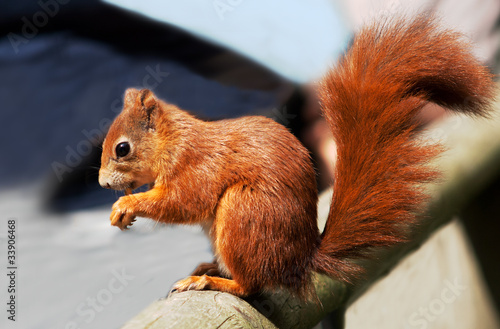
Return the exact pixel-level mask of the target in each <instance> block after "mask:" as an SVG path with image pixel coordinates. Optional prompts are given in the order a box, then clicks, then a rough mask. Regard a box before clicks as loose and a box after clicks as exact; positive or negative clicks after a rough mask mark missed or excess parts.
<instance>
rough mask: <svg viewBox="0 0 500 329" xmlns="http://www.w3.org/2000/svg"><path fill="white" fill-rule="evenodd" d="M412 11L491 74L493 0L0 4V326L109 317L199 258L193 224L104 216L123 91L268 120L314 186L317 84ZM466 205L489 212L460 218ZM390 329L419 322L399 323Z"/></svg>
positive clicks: (55, 0) (471, 226)
mask: <svg viewBox="0 0 500 329" xmlns="http://www.w3.org/2000/svg"><path fill="white" fill-rule="evenodd" d="M423 10H426V11H433V12H436V13H437V14H438V15H439V16H441V17H442V19H443V24H444V25H445V26H447V27H451V28H455V29H458V30H460V31H462V32H464V33H465V34H466V35H467V36H468V37H469V38H470V39H471V40H472V41H473V42H474V46H475V48H474V51H475V53H476V55H477V56H478V57H479V58H480V59H481V60H482V61H483V62H484V63H485V64H487V65H488V66H490V67H491V69H492V70H493V71H495V72H498V65H497V63H498V46H499V43H500V34H499V30H498V28H499V14H500V2H499V1H498V0H474V1H472V0H471V1H462V2H460V4H457V2H454V1H451V0H450V1H448V0H441V1H429V0H426V1H409V0H387V1H382V0H380V1H375V0H373V1H370V0H356V1H349V2H348V1H341V0H337V1H335V0H312V1H307V2H305V1H298V0H288V1H284V0H275V1H268V2H266V1H263V0H252V1H247V0H231V1H230V0H188V1H182V2H180V1H170V0H167V1H159V0H145V1H144V0H143V1H140V2H138V1H130V0H111V1H98V0H87V1H83V0H38V1H36V0H20V1H15V2H13V1H2V2H0V104H1V105H0V124H1V127H0V141H1V143H2V144H1V161H0V241H1V244H0V259H1V260H0V264H1V266H2V270H5V271H6V267H7V265H6V264H7V263H6V250H7V247H6V246H7V222H8V221H9V220H15V221H16V231H17V237H16V246H17V263H18V270H17V271H18V272H17V274H18V276H17V286H18V287H17V288H18V290H17V300H16V301H17V311H18V313H17V319H16V320H17V321H16V322H15V326H14V324H13V323H12V322H11V321H8V320H7V316H6V315H5V314H6V312H5V311H2V313H3V315H2V317H0V326H1V327H2V328H5V327H7V328H11V327H12V328H118V327H120V325H122V324H123V323H124V322H125V321H127V320H128V319H129V318H131V317H132V316H133V315H135V314H136V313H138V312H139V311H140V310H142V309H143V308H144V307H146V306H147V305H148V304H150V303H151V302H152V301H153V300H155V299H157V298H160V297H162V296H165V295H166V294H167V292H168V291H169V288H170V286H171V285H172V284H173V283H174V282H175V281H176V280H178V279H180V278H182V277H184V276H186V275H187V274H188V273H190V271H191V270H192V269H194V268H195V267H196V265H197V264H198V263H199V262H201V261H211V258H212V256H211V251H210V247H209V243H208V241H207V240H206V238H205V237H204V236H203V234H202V233H201V231H200V230H199V229H197V228H191V227H170V226H169V227H163V226H156V225H155V224H154V223H153V222H152V221H149V220H146V219H141V220H139V221H138V222H137V223H136V224H135V225H134V227H133V229H132V230H130V231H127V232H121V231H119V230H118V229H117V228H114V227H110V225H109V219H108V218H109V214H110V209H111V205H112V203H113V202H114V201H116V200H117V198H118V197H119V196H120V193H117V192H113V191H108V190H104V189H102V188H100V186H99V185H98V183H97V174H98V168H99V165H100V163H99V159H100V148H99V146H100V143H101V142H102V140H103V137H104V135H105V133H106V131H107V127H108V125H109V124H110V123H111V121H112V119H113V118H114V117H115V116H116V115H117V114H118V113H119V112H120V110H121V105H122V97H123V93H124V91H125V89H126V88H128V87H137V88H149V89H151V90H153V91H154V93H155V94H156V95H157V96H158V97H160V98H162V99H164V100H166V101H168V102H170V103H174V104H176V105H178V106H180V107H181V108H184V109H186V110H188V111H190V112H192V113H194V114H196V115H197V116H199V117H201V118H205V119H208V120H215V119H219V118H229V117H238V116H242V115H249V114H259V115H266V116H269V117H271V118H273V119H275V120H276V121H278V122H279V123H282V124H284V125H286V126H287V127H289V128H290V129H291V130H292V132H293V133H295V134H296V135H297V136H298V137H299V138H300V139H301V140H302V141H303V142H304V143H305V144H306V146H308V147H309V148H310V149H311V152H312V154H313V156H314V159H315V163H316V166H317V168H318V169H319V172H320V173H319V175H318V186H319V187H320V189H324V188H326V187H327V186H328V185H329V183H330V182H331V167H332V165H331V162H332V161H333V159H334V154H335V151H334V147H333V146H332V141H331V139H330V137H329V135H328V134H327V132H326V130H325V126H324V122H323V121H322V119H321V116H320V114H319V107H318V105H317V100H316V97H315V93H314V82H315V81H317V80H318V79H320V78H321V76H322V74H324V73H325V72H326V70H327V69H328V68H329V67H330V66H331V65H332V63H334V62H335V60H336V58H337V57H338V56H339V55H340V54H341V53H342V52H343V51H344V50H345V49H346V47H347V45H348V43H349V40H350V39H351V38H352V35H353V33H354V32H355V31H356V30H357V29H358V28H359V27H360V26H361V25H363V24H364V23H366V22H369V21H371V20H373V19H374V18H376V17H380V16H392V15H398V14H401V13H406V14H410V15H411V14H412V13H416V12H419V11H423ZM439 113H440V112H438V114H437V115H435V116H432V117H433V118H437V117H439V116H440V114H439ZM490 185H491V186H490V187H489V188H488V190H487V191H485V192H484V193H485V194H484V196H482V197H481V198H479V199H478V200H479V201H478V202H480V203H477V202H476V203H474V204H471V205H469V206H468V208H467V210H466V211H465V212H464V214H463V218H464V220H463V222H464V223H465V224H464V225H465V227H466V231H467V232H468V236H469V238H470V239H471V241H472V245H473V250H474V252H475V255H477V259H478V264H479V265H478V267H479V271H480V273H481V278H483V277H484V280H485V281H484V282H486V283H485V287H486V288H485V289H486V290H487V295H488V296H489V297H488V298H491V303H490V304H491V305H493V308H498V306H499V305H500V282H498V279H497V278H498V277H499V276H498V275H500V267H499V265H498V264H499V262H498V256H497V252H496V250H498V246H499V245H498V242H497V241H496V240H497V238H496V234H497V232H499V231H498V228H499V223H500V210H499V209H500V207H499V206H498V204H499V203H498V201H500V193H499V190H500V189H499V186H500V183H499V182H498V181H496V182H495V181H492V182H491V184H490ZM478 212H484V213H485V215H484V217H485V218H489V219H491V220H490V222H487V223H486V222H477V221H473V220H469V221H467V218H468V217H470V218H477V214H478ZM492 228H495V229H492ZM493 251H494V252H493ZM454 257H460V254H457V255H455V256H454ZM495 257H496V260H497V261H496V262H495V261H494V260H495ZM443 261H445V260H443ZM4 278H5V276H4V275H2V280H1V281H0V282H2V286H1V287H0V301H1V303H2V305H5V304H3V303H4V301H7V300H8V299H7V298H8V294H7V291H6V290H7V288H6V286H7V285H6V284H5V285H4V282H7V281H6V280H5V281H4ZM408 299H411V296H409V297H408ZM402 303H403V302H402ZM410 313H411V312H410ZM438 323H439V322H438ZM432 324H435V322H432V323H428V325H430V326H429V327H432ZM323 325H324V327H325V328H327V327H328V326H329V324H328V323H327V321H325V323H324V324H323ZM386 327H387V326H386ZM395 327H398V328H401V327H408V328H413V327H417V328H418V326H414V325H412V324H411V323H410V321H408V319H406V321H405V323H404V324H400V323H397V324H396V326H395Z"/></svg>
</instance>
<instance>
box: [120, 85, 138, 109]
mask: <svg viewBox="0 0 500 329" xmlns="http://www.w3.org/2000/svg"><path fill="white" fill-rule="evenodd" d="M137 94H139V90H137V89H135V88H128V89H127V90H126V91H125V99H124V108H130V107H132V106H133V105H134V104H135V100H136V99H137Z"/></svg>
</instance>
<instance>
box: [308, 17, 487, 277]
mask: <svg viewBox="0 0 500 329" xmlns="http://www.w3.org/2000/svg"><path fill="white" fill-rule="evenodd" d="M461 39H462V37H461V35H460V34H458V33H455V32H451V31H443V30H440V29H439V27H438V24H436V22H435V20H434V19H433V18H432V17H431V16H428V15H420V16H418V17H416V18H414V19H412V20H405V19H398V20H394V21H385V22H382V23H378V24H375V25H372V26H368V27H366V28H365V29H363V30H362V31H361V32H360V33H359V34H358V35H357V36H356V37H355V39H354V41H353V44H352V47H351V48H350V50H349V51H348V52H347V54H346V55H345V56H344V57H343V58H342V59H341V60H340V62H339V63H338V65H337V66H336V67H335V68H334V69H332V70H331V71H330V72H329V73H328V74H327V76H326V77H325V78H324V79H323V81H322V84H321V86H320V87H321V88H320V97H321V102H322V106H323V111H324V115H325V117H326V119H327V121H328V123H329V125H330V127H331V130H332V132H333V135H334V138H335V141H336V144H337V155H338V158H337V163H336V168H335V170H336V174H335V181H334V186H333V189H334V194H333V199H332V205H331V209H330V213H329V217H328V221H327V224H326V227H325V230H324V232H323V235H322V242H321V245H320V247H319V249H318V252H317V254H316V256H315V259H314V262H313V264H314V267H315V269H316V270H317V271H318V272H321V273H326V274H328V275H330V276H333V277H336V278H338V279H342V280H346V281H349V280H351V279H352V278H353V277H355V276H357V274H359V272H360V271H361V268H360V267H359V266H357V265H355V264H353V262H352V260H354V259H357V258H362V257H364V256H365V255H366V251H367V250H370V249H372V248H373V247H386V246H390V245H393V244H395V243H398V242H401V241H403V240H404V234H403V233H402V232H403V231H404V230H402V228H403V226H405V225H406V224H408V223H412V222H414V221H415V215H416V212H417V210H418V208H419V207H420V206H421V205H422V203H423V201H424V193H423V190H422V187H421V184H422V183H426V182H429V181H431V180H433V179H435V178H436V176H437V173H436V171H434V170H433V169H431V168H429V167H428V166H425V164H426V163H427V162H428V161H429V160H430V159H431V158H432V157H433V156H435V155H437V153H438V152H439V147H437V146H429V145H426V146H424V145H422V144H419V143H418V141H417V140H415V138H414V137H415V133H416V128H417V125H418V123H417V122H416V115H417V113H418V112H419V110H420V109H421V108H422V106H423V105H425V104H426V103H427V102H429V101H430V102H434V103H436V104H439V105H441V106H444V107H446V108H449V109H452V110H456V111H460V112H463V113H467V114H474V115H485V114H487V111H488V109H489V104H490V102H491V100H492V98H493V95H494V91H495V87H494V86H495V85H494V82H493V80H492V75H491V74H490V73H489V71H488V69H486V68H485V67H484V66H483V65H481V64H480V63H479V61H478V60H476V59H475V58H474V57H473V55H472V54H471V52H470V50H469V46H468V44H467V43H464V42H463V41H462V40H461Z"/></svg>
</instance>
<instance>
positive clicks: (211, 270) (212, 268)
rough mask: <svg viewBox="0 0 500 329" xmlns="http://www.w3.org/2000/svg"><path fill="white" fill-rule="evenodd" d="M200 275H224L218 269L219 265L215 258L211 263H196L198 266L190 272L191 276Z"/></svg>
mask: <svg viewBox="0 0 500 329" xmlns="http://www.w3.org/2000/svg"><path fill="white" fill-rule="evenodd" d="M201 275H208V276H218V277H224V275H222V273H221V272H220V270H219V265H218V264H217V261H215V260H214V261H213V262H212V263H200V264H198V266H197V267H196V268H195V269H194V271H193V273H191V276H201Z"/></svg>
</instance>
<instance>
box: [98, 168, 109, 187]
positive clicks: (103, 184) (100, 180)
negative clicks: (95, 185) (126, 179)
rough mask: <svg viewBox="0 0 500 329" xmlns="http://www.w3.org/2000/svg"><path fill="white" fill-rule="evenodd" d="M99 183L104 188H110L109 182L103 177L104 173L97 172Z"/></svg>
mask: <svg viewBox="0 0 500 329" xmlns="http://www.w3.org/2000/svg"><path fill="white" fill-rule="evenodd" d="M99 185H101V186H102V187H104V188H111V185H110V184H109V182H108V180H107V179H106V178H105V177H104V175H103V174H102V173H101V172H100V173H99Z"/></svg>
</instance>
